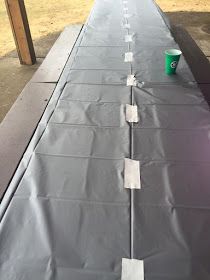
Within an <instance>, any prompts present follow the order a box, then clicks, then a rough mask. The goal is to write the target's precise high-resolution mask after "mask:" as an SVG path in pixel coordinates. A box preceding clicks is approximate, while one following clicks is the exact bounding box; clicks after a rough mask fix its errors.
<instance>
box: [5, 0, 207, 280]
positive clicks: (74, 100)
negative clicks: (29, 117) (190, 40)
mask: <svg viewBox="0 0 210 280" xmlns="http://www.w3.org/2000/svg"><path fill="white" fill-rule="evenodd" d="M123 7H124V5H123V1H121V0H97V1H96V3H95V5H94V8H93V10H92V12H91V14H90V16H89V18H88V20H87V22H86V24H85V26H84V28H83V31H82V32H81V34H80V37H79V38H78V40H77V42H76V44H75V47H74V49H73V52H72V53H71V55H70V57H69V60H68V62H67V65H66V67H65V69H64V72H63V74H62V76H61V78H60V80H59V83H58V85H57V87H56V90H55V92H54V94H53V96H52V98H51V100H50V103H49V104H48V106H47V109H46V111H45V113H44V115H43V117H42V119H41V121H40V123H39V125H38V127H37V130H36V132H35V134H34V136H33V138H32V140H31V143H30V145H29V147H28V149H27V151H26V153H25V154H24V156H23V159H22V161H21V163H20V165H19V167H18V169H17V171H16V173H15V175H14V177H13V180H12V181H11V184H10V186H9V188H8V190H7V192H6V194H5V196H4V199H3V201H2V203H1V206H0V279H1V280H38V279H39V280H119V279H121V260H122V258H135V259H139V260H143V261H144V270H145V279H146V280H163V279H167V280H209V279H210V264H209V260H210V238H209V236H210V211H209V210H210V171H209V170H210V113H209V108H208V106H207V104H206V102H205V100H204V98H203V96H202V94H201V92H200V90H199V89H198V87H197V85H196V83H195V80H194V77H193V75H192V73H191V71H190V69H189V67H188V65H187V63H186V61H185V59H184V57H183V56H182V57H181V60H180V63H179V67H178V70H177V74H176V75H173V76H166V75H165V74H164V50H165V49H167V48H179V46H178V45H177V43H176V42H175V41H174V38H173V37H172V35H171V33H170V30H169V28H168V26H167V25H166V23H165V20H164V18H163V17H162V15H161V14H160V12H159V10H158V9H157V6H156V5H155V4H154V2H153V1H151V0H141V1H138V0H128V4H127V7H128V11H127V12H125V10H123ZM124 14H128V15H127V16H126V18H125V16H124ZM126 23H129V24H130V28H129V29H127V28H125V27H124V25H125V24H126ZM128 34H129V35H132V42H129V43H127V42H125V35H128ZM125 52H133V61H132V62H129V63H125V62H124V55H125ZM129 74H134V75H135V77H136V78H137V81H138V84H137V86H136V87H133V86H126V81H127V76H128V75H129ZM126 104H136V105H137V106H138V115H139V122H138V123H137V124H133V125H130V124H129V123H127V122H126V121H125V116H124V113H125V105H126ZM124 158H132V159H135V160H139V161H140V167H141V185H142V189H141V190H132V191H131V190H129V189H124V186H123V185H124Z"/></svg>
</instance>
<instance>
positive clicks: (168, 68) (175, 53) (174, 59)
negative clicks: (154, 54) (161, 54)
mask: <svg viewBox="0 0 210 280" xmlns="http://www.w3.org/2000/svg"><path fill="white" fill-rule="evenodd" d="M181 54H182V52H181V51H180V50H176V49H170V50H167V51H165V73H166V74H167V75H172V74H175V73H176V68H177V65H178V63H179V59H180V56H181Z"/></svg>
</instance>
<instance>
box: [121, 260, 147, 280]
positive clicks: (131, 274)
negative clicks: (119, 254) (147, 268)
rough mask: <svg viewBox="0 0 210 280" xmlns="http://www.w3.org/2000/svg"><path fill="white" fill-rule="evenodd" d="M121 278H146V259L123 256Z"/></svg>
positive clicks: (129, 279) (124, 279) (139, 279)
mask: <svg viewBox="0 0 210 280" xmlns="http://www.w3.org/2000/svg"><path fill="white" fill-rule="evenodd" d="M121 280H144V261H142V260H135V259H125V258H123V259H122V275H121Z"/></svg>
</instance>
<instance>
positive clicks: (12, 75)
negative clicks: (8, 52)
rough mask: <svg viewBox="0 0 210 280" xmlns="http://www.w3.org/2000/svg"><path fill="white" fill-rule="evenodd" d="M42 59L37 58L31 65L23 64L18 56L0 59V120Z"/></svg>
mask: <svg viewBox="0 0 210 280" xmlns="http://www.w3.org/2000/svg"><path fill="white" fill-rule="evenodd" d="M42 61H43V59H38V60H37V64H35V65H33V66H23V65H20V63H19V59H18V58H11V57H4V58H1V59H0V73H1V74H0V76H1V79H0V122H1V121H2V120H3V118H4V117H5V115H6V113H7V112H8V111H9V109H10V108H11V106H12V104H13V103H14V102H15V100H16V99H17V97H18V95H19V94H20V93H21V91H22V89H23V88H24V86H25V85H26V84H27V82H28V81H29V80H30V79H31V78H32V76H33V75H34V72H35V71H36V70H37V69H38V67H39V66H40V64H41V63H42Z"/></svg>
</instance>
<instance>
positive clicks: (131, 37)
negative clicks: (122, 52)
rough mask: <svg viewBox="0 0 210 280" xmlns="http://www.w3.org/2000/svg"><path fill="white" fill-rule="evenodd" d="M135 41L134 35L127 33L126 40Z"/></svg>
mask: <svg viewBox="0 0 210 280" xmlns="http://www.w3.org/2000/svg"><path fill="white" fill-rule="evenodd" d="M132 41H133V35H130V34H127V35H125V42H126V43H128V42H132Z"/></svg>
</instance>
